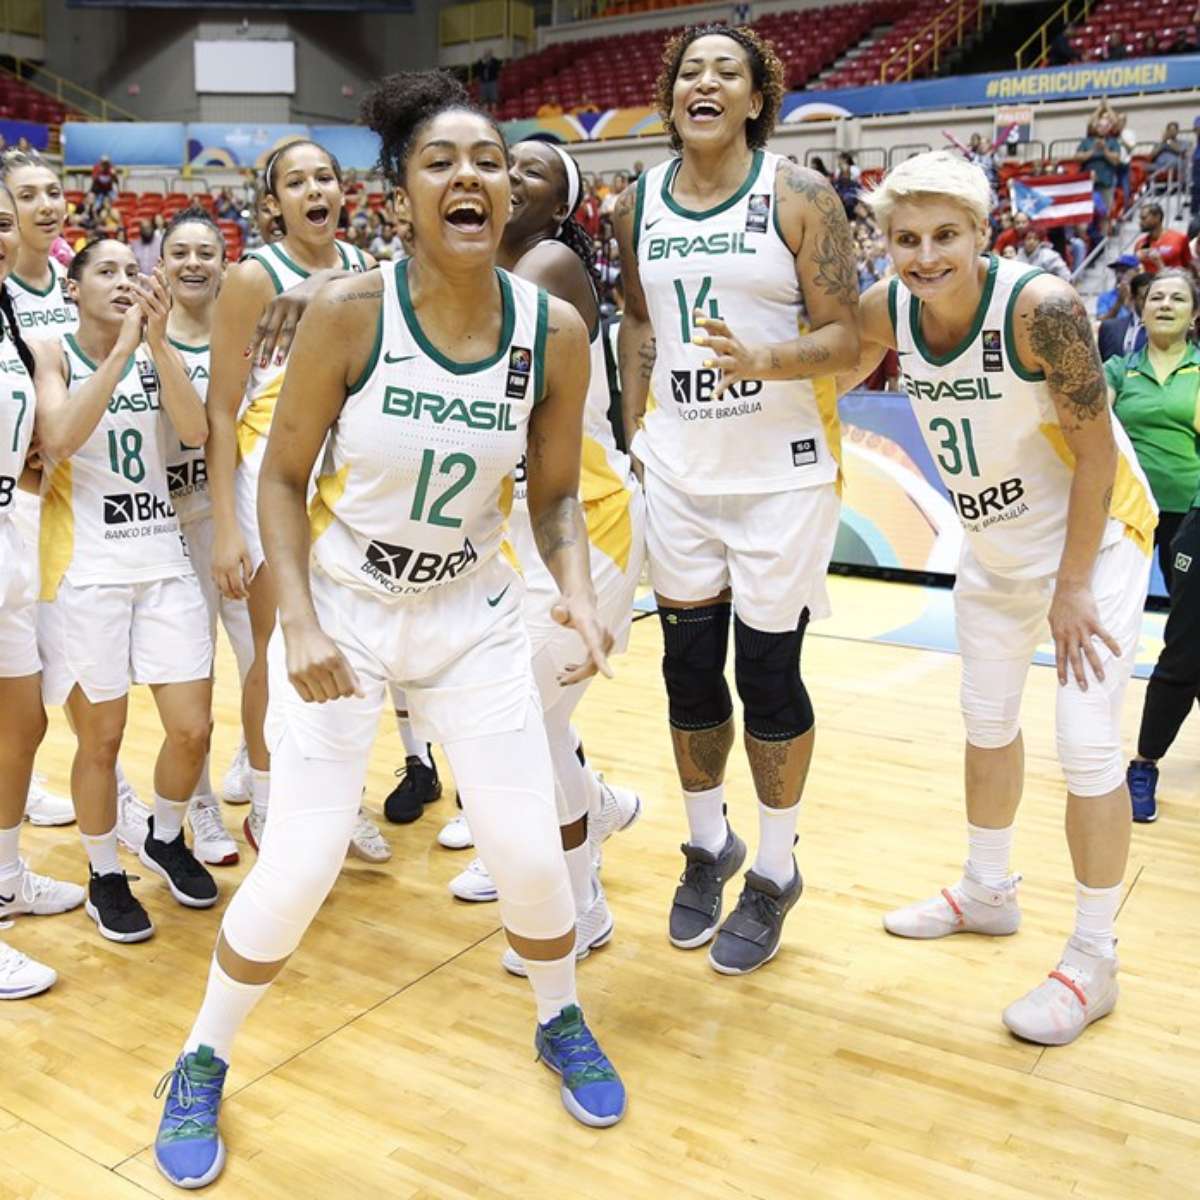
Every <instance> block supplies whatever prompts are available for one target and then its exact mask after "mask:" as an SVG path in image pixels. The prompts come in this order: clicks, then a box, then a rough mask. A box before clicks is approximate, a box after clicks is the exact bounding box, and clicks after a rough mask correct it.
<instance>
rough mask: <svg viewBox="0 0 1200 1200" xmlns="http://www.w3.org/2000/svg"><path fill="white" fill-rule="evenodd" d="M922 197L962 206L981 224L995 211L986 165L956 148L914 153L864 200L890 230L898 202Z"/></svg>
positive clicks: (892, 170)
mask: <svg viewBox="0 0 1200 1200" xmlns="http://www.w3.org/2000/svg"><path fill="white" fill-rule="evenodd" d="M918 196H930V197H937V198H938V199H942V200H950V201H953V202H954V203H956V204H960V205H962V207H963V208H965V209H966V210H967V212H969V213H970V214H971V220H972V222H973V223H974V224H975V225H977V226H978V225H981V224H983V223H984V222H986V221H987V219H988V214H989V213H990V212H991V211H992V201H993V197H992V188H991V184H989V183H988V179H987V176H986V175H985V174H984V173H983V168H982V167H980V166H978V165H977V164H976V163H973V162H971V161H969V160H968V159H966V158H964V157H963V156H962V155H961V154H959V153H958V152H957V151H953V150H928V151H926V152H925V153H924V154H914V155H913V157H912V158H910V159H908V160H906V161H905V162H902V163H900V165H899V166H896V167H893V168H892V169H891V170H890V171H889V172H888V173H887V174H886V175H885V176H884V177H883V179H882V181H881V182H880V183H879V185H878V186H877V187H875V188H872V189H871V191H869V192H867V193H865V194H864V195H863V197H862V200H863V203H864V204H866V205H867V207H868V208H869V209H870V210H871V212H872V213H873V214H874V216H875V220H876V221H877V222H878V224H879V228H880V229H882V230H883V232H884V233H887V232H888V228H889V226H890V225H891V222H892V211H893V210H894V209H895V207H896V205H897V204H898V203H899V202H901V201H904V200H912V199H915V198H916V197H918Z"/></svg>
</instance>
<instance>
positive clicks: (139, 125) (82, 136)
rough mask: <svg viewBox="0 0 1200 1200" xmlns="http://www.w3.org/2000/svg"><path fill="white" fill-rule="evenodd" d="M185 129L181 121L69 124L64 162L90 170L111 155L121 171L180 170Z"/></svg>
mask: <svg viewBox="0 0 1200 1200" xmlns="http://www.w3.org/2000/svg"><path fill="white" fill-rule="evenodd" d="M184 128H185V127H184V126H183V124H182V123H180V122H178V121H67V122H66V124H64V125H63V127H62V142H63V162H64V163H65V164H66V166H68V167H90V166H92V164H93V163H95V162H97V161H98V160H99V158H100V156H101V155H102V154H107V155H108V156H109V158H111V159H112V161H113V163H114V165H115V166H118V167H162V166H172V167H177V166H178V165H179V164H180V163H182V162H183V148H184V144H185V140H186V139H185V134H184Z"/></svg>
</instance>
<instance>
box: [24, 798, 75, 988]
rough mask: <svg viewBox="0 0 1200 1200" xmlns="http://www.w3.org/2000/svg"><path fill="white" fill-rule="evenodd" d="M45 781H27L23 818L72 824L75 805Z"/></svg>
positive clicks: (31, 822)
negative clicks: (58, 794)
mask: <svg viewBox="0 0 1200 1200" xmlns="http://www.w3.org/2000/svg"><path fill="white" fill-rule="evenodd" d="M45 783H46V777H45V776H44V775H35V776H34V777H33V778H32V779H31V780H30V781H29V795H28V796H27V797H26V800H25V820H27V821H28V822H29V823H30V825H70V824H72V823H73V822H74V820H75V805H74V804H72V803H71V801H70V800H66V799H64V798H63V797H62V796H56V795H55V794H54V793H53V792H49V791H47V790H46V787H45ZM47 969H48V968H47Z"/></svg>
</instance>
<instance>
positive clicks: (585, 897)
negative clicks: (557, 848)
mask: <svg viewBox="0 0 1200 1200" xmlns="http://www.w3.org/2000/svg"><path fill="white" fill-rule="evenodd" d="M563 857H564V858H565V859H566V860H567V874H568V875H569V876H570V877H571V895H572V896H573V897H574V898H575V918H576V920H578V919H579V918H580V917H582V916H583V914H584V913H585V912H587V910H588V909H589V908H590V907H591V904H592V847H591V846H590V845H589V844H588V840H587V838H584V839H583V845H582V846H576V847H575V849H574V850H564V851H563Z"/></svg>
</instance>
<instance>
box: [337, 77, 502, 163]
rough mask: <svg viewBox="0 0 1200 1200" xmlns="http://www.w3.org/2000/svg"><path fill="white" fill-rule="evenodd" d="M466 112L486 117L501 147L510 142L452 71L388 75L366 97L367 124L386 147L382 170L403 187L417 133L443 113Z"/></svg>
mask: <svg viewBox="0 0 1200 1200" xmlns="http://www.w3.org/2000/svg"><path fill="white" fill-rule="evenodd" d="M454 109H463V110H464V111H466V112H470V113H474V114H475V115H476V116H479V117H482V118H483V119H484V120H485V121H487V122H488V124H490V125H491V126H492V128H493V129H495V131H496V133H497V135H498V136H499V138H500V142H501V145H503V146H504V147H505V149H506V150H507V146H508V143H507V142H505V140H504V134H503V133H502V132H501V129H500V126H499V125H498V124H497V123H496V119H495V118H494V117H493V116H491V114H490V113H486V112H484V110H483V109H481V108H480V107H479V106H478V105H477V104H474V103H473V102H472V100H471V97H470V95H469V94H468V92H467V89H466V88H465V87H464V86H463V85H462V83H461V82H460V81H459V80H458V79H456V78H455V77H454V76H453V75H451V74H450V72H449V71H402V72H400V73H399V74H397V75H385V76H384V77H383V78H382V79H381V80H380V81H379V82H378V83H377V84H376V85H375V86H374V87H373V88H372V89H371V90H370V91H369V92H368V93H367V94H366V95H365V96H364V97H363V102H362V108H361V110H360V112H361V115H362V119H363V123H364V124H365V125H368V126H369V127H370V128H371V129H373V130H374V131H375V132H376V133H377V134H379V139H380V142H381V143H382V145H381V146H380V150H379V168H380V170H381V171H382V172H383V174H384V175H385V176H386V177H387V178H388V180H389V181H390V182H392V183H393V184H397V185H400V186H403V184H404V172H405V169H406V167H407V164H408V154H409V151H410V150H411V149H412V144H413V139H414V138H415V137H416V134H417V131H418V130H419V129H420V128H421V127H422V126H423V125H424V124H425V123H426V122H427V121H431V120H433V118H434V117H436V116H438V115H439V114H440V113H444V112H449V111H451V110H454Z"/></svg>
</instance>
